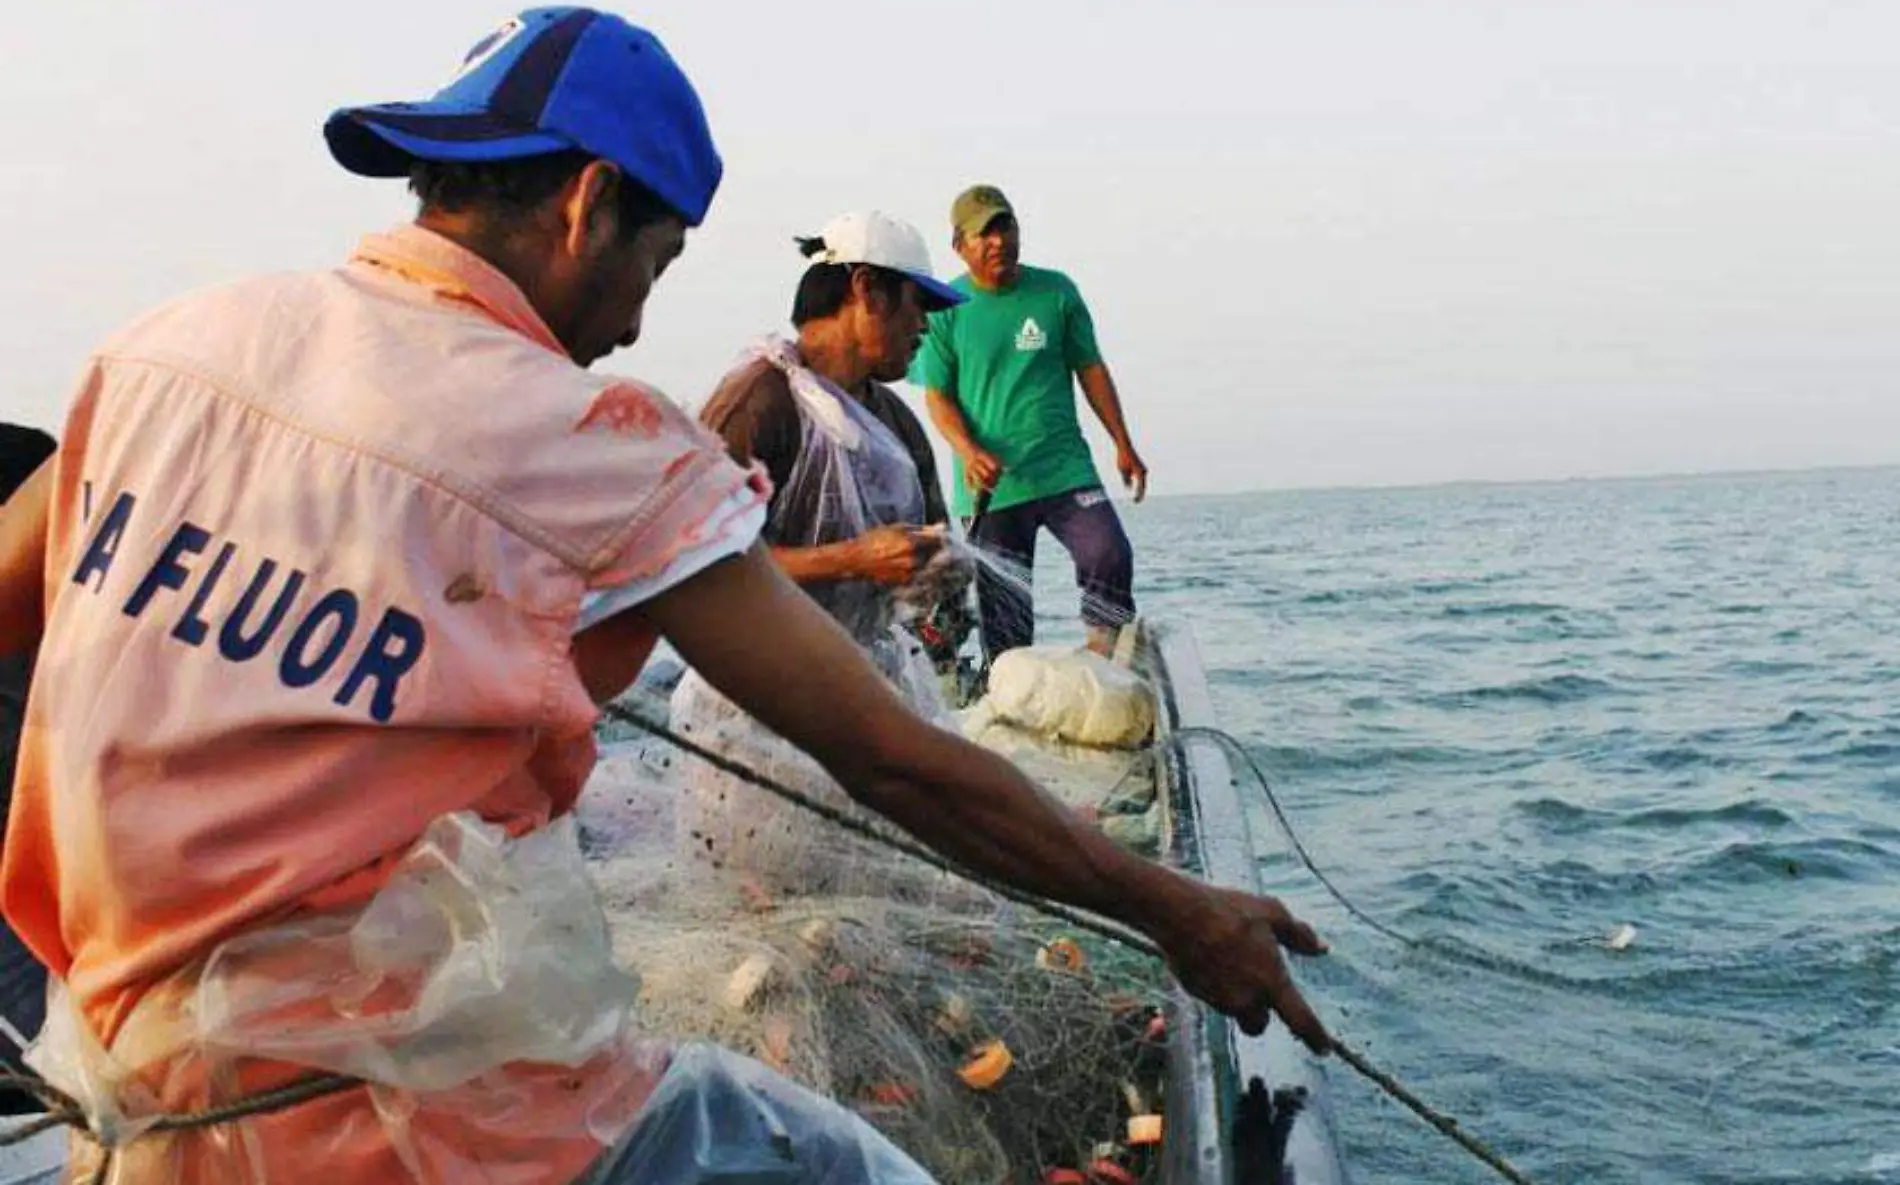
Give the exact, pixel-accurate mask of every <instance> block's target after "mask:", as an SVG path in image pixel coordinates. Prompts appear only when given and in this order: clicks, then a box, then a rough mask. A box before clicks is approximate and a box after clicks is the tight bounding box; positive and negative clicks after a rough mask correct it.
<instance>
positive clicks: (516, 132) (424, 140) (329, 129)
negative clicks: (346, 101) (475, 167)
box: [323, 103, 574, 177]
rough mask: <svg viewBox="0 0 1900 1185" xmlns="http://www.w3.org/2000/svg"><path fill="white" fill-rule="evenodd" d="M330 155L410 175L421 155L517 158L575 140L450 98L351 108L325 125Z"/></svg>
mask: <svg viewBox="0 0 1900 1185" xmlns="http://www.w3.org/2000/svg"><path fill="white" fill-rule="evenodd" d="M323 138H324V139H325V140H326V141H327V142H328V143H329V145H330V155H331V156H333V157H335V158H336V162H337V163H338V164H340V165H342V166H343V167H344V168H346V169H348V170H349V171H350V172H352V173H357V174H360V175H361V176H364V177H406V176H408V175H409V170H410V169H411V168H412V167H413V166H414V165H415V163H416V162H417V161H418V160H432V161H479V160H513V159H515V158H517V157H524V156H539V155H541V154H542V153H547V152H559V151H561V150H562V149H565V148H572V147H573V146H574V145H573V144H572V143H571V142H569V141H568V140H567V139H566V138H565V137H562V136H558V135H555V134H553V133H550V132H543V131H538V130H535V129H532V128H523V127H521V126H520V125H519V124H515V123H512V122H510V121H507V120H504V119H500V118H498V117H496V116H495V115H493V114H491V113H489V112H487V111H481V110H474V109H470V108H466V107H461V106H457V105H453V104H447V103H390V104H386V105H383V106H377V107H346V108H344V109H343V110H341V111H338V112H336V113H334V114H333V115H331V116H330V118H329V119H328V120H327V121H326V122H325V123H324V125H323Z"/></svg>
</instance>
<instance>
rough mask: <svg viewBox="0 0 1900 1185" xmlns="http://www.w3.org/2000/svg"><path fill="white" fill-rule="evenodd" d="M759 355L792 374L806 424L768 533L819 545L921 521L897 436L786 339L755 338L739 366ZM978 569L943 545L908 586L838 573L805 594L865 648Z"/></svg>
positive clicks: (920, 504)
mask: <svg viewBox="0 0 1900 1185" xmlns="http://www.w3.org/2000/svg"><path fill="white" fill-rule="evenodd" d="M761 359H762V360H764V361H766V362H768V363H770V364H771V365H772V366H774V367H776V368H778V369H779V370H780V371H781V372H783V373H784V375H785V378H786V381H787V383H788V384H789V385H790V387H791V390H792V396H793V398H794V399H796V400H797V402H798V407H799V412H800V413H801V414H800V416H799V419H800V422H801V423H802V425H803V436H802V439H801V443H800V448H799V455H798V460H797V461H796V462H794V464H793V465H792V471H791V473H790V475H789V476H788V477H787V478H786V480H785V483H784V485H782V486H781V487H780V488H779V489H778V491H777V492H776V494H775V495H774V496H773V499H772V512H771V517H770V518H769V519H768V520H767V522H766V528H765V535H766V538H768V539H770V540H772V542H773V543H775V544H777V545H779V546H782V547H818V546H821V545H824V544H829V543H840V542H843V541H845V540H849V539H856V538H858V537H859V536H861V535H863V534H865V533H866V532H867V531H870V530H871V529H872V528H874V527H880V526H911V527H920V526H921V525H922V523H923V521H924V488H923V483H922V481H921V479H920V478H919V476H918V473H917V463H916V462H915V461H913V460H912V459H911V456H910V451H909V450H908V449H907V448H905V447H904V442H903V441H901V440H899V439H898V437H897V434H896V433H894V432H892V431H891V430H890V429H889V428H887V427H885V426H884V424H883V423H882V422H881V421H880V420H879V419H878V418H877V417H876V416H874V415H872V414H871V413H870V412H869V411H867V410H865V408H864V407H863V406H862V405H860V404H859V403H858V401H857V400H855V399H853V398H851V397H850V396H849V395H847V394H845V393H844V392H843V391H840V390H839V389H838V388H837V387H835V386H833V385H832V384H831V383H830V382H828V381H827V380H825V379H824V378H823V377H821V376H820V375H818V374H817V373H815V372H813V371H811V370H809V369H807V368H806V367H805V365H804V364H803V362H802V361H801V360H800V358H799V356H798V351H797V349H796V347H795V346H794V345H793V344H792V343H791V342H789V341H786V340H785V339H784V338H781V337H777V336H772V337H766V338H763V339H761V340H760V341H758V342H756V343H754V344H753V345H752V346H751V347H750V348H749V349H748V350H747V351H746V352H745V353H744V354H743V355H742V356H741V358H740V364H741V365H744V364H746V363H748V362H751V361H755V360H761ZM946 542H947V540H946ZM973 570H974V569H973V567H972V565H971V562H970V559H969V556H968V553H967V552H966V551H964V550H963V549H961V548H960V547H956V548H953V547H944V548H941V549H939V550H938V551H937V552H936V553H934V555H933V557H932V559H931V561H930V562H929V563H927V564H926V565H925V566H924V568H923V569H922V570H921V571H920V572H919V573H918V574H917V576H916V578H915V579H913V580H912V582H911V583H910V584H909V585H908V586H906V587H905V588H904V589H902V590H892V589H889V588H885V587H883V586H880V585H878V584H875V583H873V582H871V581H868V580H837V581H828V582H825V583H822V584H808V585H806V586H805V591H806V592H807V593H809V594H810V595H811V597H812V599H813V600H816V601H817V602H818V603H819V604H820V605H823V606H824V607H825V609H826V611H828V612H829V613H830V614H831V615H832V616H833V617H835V618H837V620H838V622H839V624H841V625H843V626H844V628H845V629H846V630H847V631H849V632H850V634H851V636H852V637H854V638H856V639H857V640H858V642H859V644H860V645H863V646H866V647H871V646H876V645H881V644H883V642H884V640H885V638H886V636H887V634H888V632H889V629H890V627H891V626H892V625H893V624H895V623H897V622H898V621H900V620H916V619H919V618H923V617H928V616H929V613H930V610H931V608H932V606H934V605H935V604H936V603H937V602H938V601H939V600H941V599H945V598H948V597H951V596H958V595H961V594H962V592H963V590H964V589H965V588H966V587H967V585H968V584H969V581H970V579H971V576H972V573H973Z"/></svg>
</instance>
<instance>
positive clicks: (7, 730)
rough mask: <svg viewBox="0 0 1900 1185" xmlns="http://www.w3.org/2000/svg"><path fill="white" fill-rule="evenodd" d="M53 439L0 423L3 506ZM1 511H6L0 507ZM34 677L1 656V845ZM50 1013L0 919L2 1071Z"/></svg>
mask: <svg viewBox="0 0 1900 1185" xmlns="http://www.w3.org/2000/svg"><path fill="white" fill-rule="evenodd" d="M55 447H56V444H55V442H54V440H53V437H52V436H51V435H50V434H49V433H46V432H42V431H40V430H39V429H38V428H28V427H26V426H25V425H23V424H0V508H3V507H4V506H5V503H6V501H7V499H8V498H11V497H12V496H13V492H14V491H15V490H17V489H19V488H20V486H21V485H22V484H23V483H24V482H25V481H26V479H27V478H29V477H31V476H33V471H34V470H36V469H38V468H39V467H40V465H41V464H42V463H43V462H44V461H45V460H46V458H48V457H50V456H52V455H53V452H54V449H55ZM0 513H4V510H3V509H0ZM32 677H33V656H32V654H31V653H21V654H13V655H6V656H0V846H3V841H4V836H5V834H6V816H7V804H8V803H9V802H10V801H11V799H12V797H13V766H14V761H15V757H16V754H17V753H18V751H19V747H20V726H21V725H22V724H23V723H24V722H25V719H26V691H27V686H28V684H29V683H30V682H31V681H32ZM45 1014H46V968H45V967H43V966H41V965H40V961H39V960H38V959H36V958H34V957H33V953H32V952H31V951H29V950H27V949H26V947H24V946H22V945H21V944H20V939H19V937H18V936H17V935H15V934H14V932H13V928H12V927H11V926H8V925H7V924H6V923H5V921H4V920H0V1019H4V1020H5V1021H6V1025H7V1030H6V1034H5V1036H4V1038H0V1068H4V1069H5V1070H7V1071H8V1072H10V1073H14V1074H19V1073H21V1072H23V1071H24V1070H25V1067H24V1066H23V1065H22V1064H21V1062H20V1054H21V1053H22V1052H23V1050H21V1049H16V1048H14V1045H15V1038H16V1037H27V1038H31V1037H32V1036H33V1034H34V1033H37V1032H39V1028H40V1021H41V1019H42V1018H43V1017H44V1016H45ZM37 1109H38V1104H37V1103H36V1102H35V1101H34V1100H32V1099H31V1097H30V1096H25V1095H20V1094H17V1093H15V1092H11V1091H8V1092H0V1113H4V1114H19V1113H22V1112H24V1111H30V1110H37Z"/></svg>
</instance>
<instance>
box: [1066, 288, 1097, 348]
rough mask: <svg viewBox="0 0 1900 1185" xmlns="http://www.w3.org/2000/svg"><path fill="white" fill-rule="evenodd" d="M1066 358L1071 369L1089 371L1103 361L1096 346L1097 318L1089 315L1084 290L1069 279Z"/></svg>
mask: <svg viewBox="0 0 1900 1185" xmlns="http://www.w3.org/2000/svg"><path fill="white" fill-rule="evenodd" d="M1062 358H1063V361H1065V362H1067V363H1068V365H1069V369H1070V370H1072V371H1074V370H1087V369H1088V368H1089V367H1091V366H1094V365H1096V364H1097V363H1099V362H1100V361H1101V360H1102V351H1101V348H1100V347H1099V346H1097V345H1096V344H1095V318H1094V317H1092V316H1090V315H1089V306H1088V302H1087V301H1085V300H1083V299H1082V290H1081V289H1079V288H1077V287H1076V286H1075V284H1074V283H1073V282H1070V281H1067V279H1066V278H1065V281H1064V284H1063V301H1062Z"/></svg>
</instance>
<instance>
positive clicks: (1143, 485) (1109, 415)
mask: <svg viewBox="0 0 1900 1185" xmlns="http://www.w3.org/2000/svg"><path fill="white" fill-rule="evenodd" d="M1076 378H1077V379H1078V380H1079V381H1080V382H1081V384H1082V397H1083V398H1084V399H1087V400H1088V402H1089V407H1090V408H1091V409H1092V410H1093V411H1094V412H1095V418H1096V419H1098V420H1100V421H1102V427H1104V428H1106V429H1108V438H1109V439H1110V440H1112V441H1114V442H1115V468H1116V469H1118V470H1119V471H1120V472H1121V475H1122V484H1123V485H1125V486H1127V487H1128V488H1130V489H1132V490H1133V491H1134V492H1135V501H1137V502H1139V501H1141V500H1142V499H1143V498H1144V497H1146V496H1147V494H1148V466H1147V465H1145V464H1144V463H1143V462H1142V460H1141V454H1140V453H1137V452H1136V451H1135V444H1134V441H1133V440H1131V439H1130V438H1129V436H1128V422H1127V420H1125V419H1124V418H1123V417H1122V398H1121V393H1120V392H1118V391H1117V390H1116V389H1115V378H1114V376H1113V375H1111V374H1109V373H1108V363H1106V362H1096V363H1093V364H1091V365H1089V366H1084V367H1083V368H1082V369H1081V370H1079V371H1077V372H1076Z"/></svg>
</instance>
